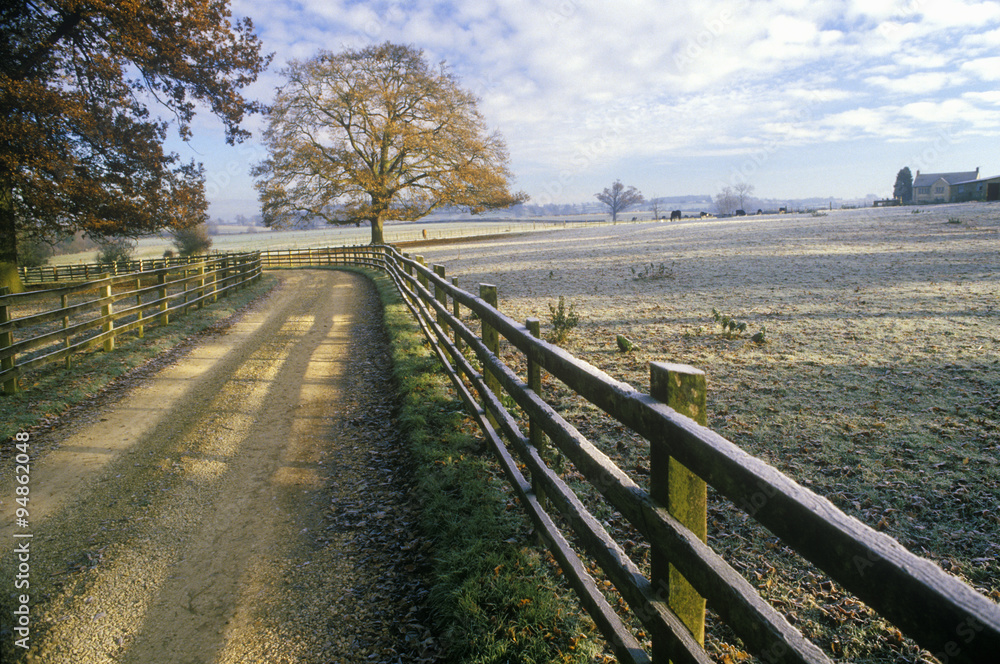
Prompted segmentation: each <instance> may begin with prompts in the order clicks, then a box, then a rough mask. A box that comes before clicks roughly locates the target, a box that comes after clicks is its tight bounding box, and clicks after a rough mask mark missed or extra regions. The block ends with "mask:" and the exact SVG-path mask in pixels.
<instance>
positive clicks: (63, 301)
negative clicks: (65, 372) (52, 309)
mask: <svg viewBox="0 0 1000 664" xmlns="http://www.w3.org/2000/svg"><path fill="white" fill-rule="evenodd" d="M59 302H60V304H62V308H63V309H65V308H66V307H68V306H69V295H66V294H65V293H64V294H63V296H62V297H61V298H60V299H59ZM62 326H63V329H64V330H65V329H67V328H68V327H69V316H63V319H62ZM64 344H65V346H66V348H69V347H70V345H71V344H70V342H69V335H68V334H67V335H66V339H65V342H64ZM72 357H73V356H72V354H70V355H67V356H66V368H67V369H72V368H73V361H72V359H71V358H72Z"/></svg>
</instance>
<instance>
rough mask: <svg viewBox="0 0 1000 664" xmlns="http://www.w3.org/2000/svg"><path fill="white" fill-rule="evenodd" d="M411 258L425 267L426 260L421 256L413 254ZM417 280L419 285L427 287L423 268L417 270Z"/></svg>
mask: <svg viewBox="0 0 1000 664" xmlns="http://www.w3.org/2000/svg"><path fill="white" fill-rule="evenodd" d="M413 260H415V261H417V262H418V263H420V264H421V265H422V266H423V267H427V261H425V260H424V257H423V256H414V257H413ZM417 281H419V282H420V285H421V286H423V287H424V288H427V286H428V285H429V284H428V282H427V275H426V274H424V273H423V270H417Z"/></svg>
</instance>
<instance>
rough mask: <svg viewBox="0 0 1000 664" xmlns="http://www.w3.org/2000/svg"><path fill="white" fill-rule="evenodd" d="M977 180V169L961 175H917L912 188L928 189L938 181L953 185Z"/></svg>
mask: <svg viewBox="0 0 1000 664" xmlns="http://www.w3.org/2000/svg"><path fill="white" fill-rule="evenodd" d="M977 179H979V169H978V168H977V169H976V170H974V171H965V172H963V173H918V174H917V177H915V178H913V186H914V187H929V186H931V185H932V184H934V183H935V182H937V181H938V180H944V181H945V182H947V183H948V184H950V185H954V184H958V183H959V182H963V183H964V182H972V181H973V180H977Z"/></svg>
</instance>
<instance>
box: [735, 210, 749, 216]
mask: <svg viewBox="0 0 1000 664" xmlns="http://www.w3.org/2000/svg"><path fill="white" fill-rule="evenodd" d="M736 216H737V217H745V216H747V211H746V210H737V211H736Z"/></svg>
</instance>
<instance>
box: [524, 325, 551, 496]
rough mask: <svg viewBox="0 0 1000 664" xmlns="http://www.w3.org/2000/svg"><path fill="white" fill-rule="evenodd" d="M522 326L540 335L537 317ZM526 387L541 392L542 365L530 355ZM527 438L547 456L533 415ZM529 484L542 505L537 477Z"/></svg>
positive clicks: (547, 442) (540, 326) (545, 440)
mask: <svg viewBox="0 0 1000 664" xmlns="http://www.w3.org/2000/svg"><path fill="white" fill-rule="evenodd" d="M524 326H525V327H527V328H528V332H530V333H531V336H533V337H535V338H536V339H538V338H539V337H541V336H542V323H541V321H540V320H538V319H537V318H529V319H528V320H526V321H525V322H524ZM528 389H529V390H531V391H532V392H534V393H535V394H537V395H539V396H541V394H542V367H541V366H539V364H538V363H537V362H535V361H534V360H532V359H531V356H530V355H529V356H528ZM528 440H530V441H531V444H532V445H534V446H535V449H537V450H538V452H539V454H541V456H542V458H543V459H545V457H547V456H548V450H549V440H548V438H547V437H546V436H545V432H544V431H542V428H541V427H540V426H538V422H536V421H535V418H533V417H529V418H528ZM546 461H548V459H546ZM531 485H532V488H533V489H534V491H535V495H536V496H538V500H539V502H540V503H541V504H542V506H543V507H544V506H545V492H544V491H543V490H542V486H541V483H540V482H539V481H538V478H535V477H532V478H531Z"/></svg>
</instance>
